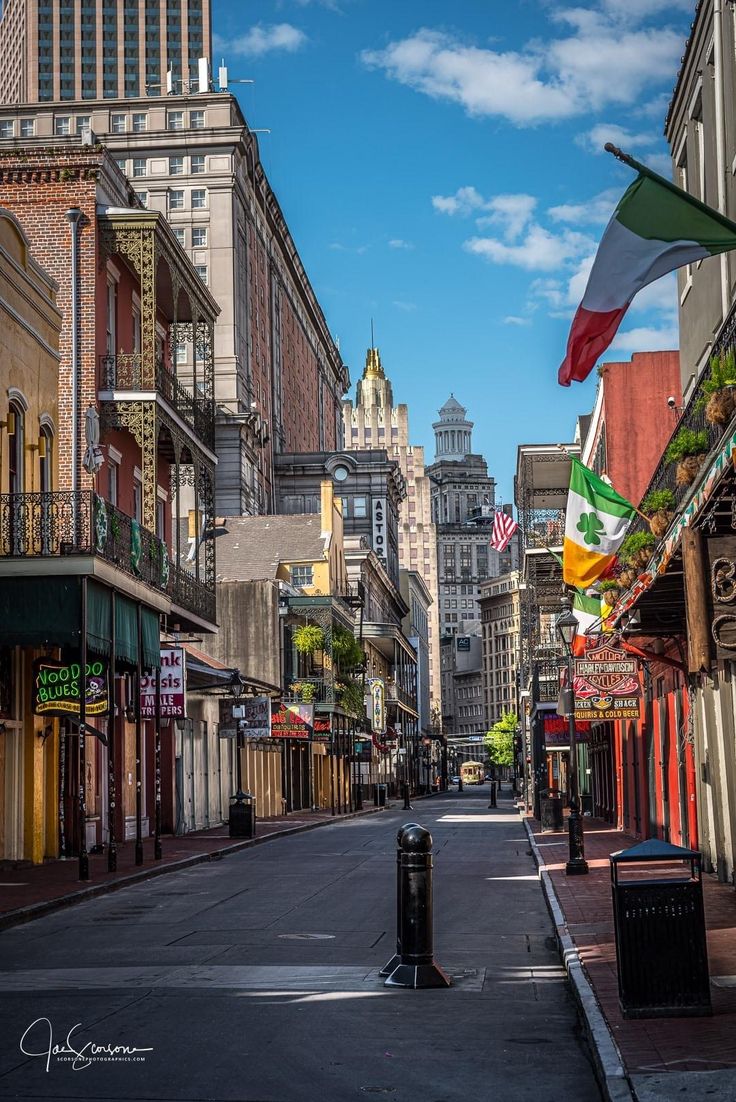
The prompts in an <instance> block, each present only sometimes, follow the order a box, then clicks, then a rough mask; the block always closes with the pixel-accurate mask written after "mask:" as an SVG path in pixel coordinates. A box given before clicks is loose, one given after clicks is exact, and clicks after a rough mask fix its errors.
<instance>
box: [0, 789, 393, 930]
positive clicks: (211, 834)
mask: <svg viewBox="0 0 736 1102" xmlns="http://www.w3.org/2000/svg"><path fill="white" fill-rule="evenodd" d="M375 810H377V809H375V808H374V807H372V806H366V807H365V809H364V810H363V811H358V812H353V813H352V815H351V814H348V815H334V816H333V815H332V814H331V813H330V812H329V811H294V812H292V813H291V814H290V815H284V816H279V817H277V818H273V819H259V820H258V823H257V828H256V837H255V839H253V840H251V839H237V838H231V837H230V836H229V834H228V827H227V824H226V823H225V824H223V825H221V826H218V827H215V828H213V829H212V830H201V831H196V832H193V833H191V834H183V835H181V836H178V837H177V836H174V835H171V834H168V835H163V836H162V839H161V849H162V854H163V855H162V858H161V860H160V861H156V860H155V859H154V856H153V838H144V839H143V864H142V865H136V863H135V843H134V842H122V843H120V844H119V845H118V850H117V871H116V872H108V871H107V853H106V852H105V853H104V854H91V855H90V858H89V869H90V879H89V880H88V881H82V880H80V879H79V863H78V860H77V858H76V857H70V858H68V859H67V860H57V861H47V862H46V863H45V864H43V865H29V864H24V863H15V864H14V865H11V864H10V863H9V862H3V863H2V864H0V929H2V928H3V927H7V926H11V925H15V924H16V923H18V922H23V921H26V920H27V919H29V918H34V917H36V916H37V915H39V914H42V913H44V912H45V911H47V910H54V909H56V908H57V907H59V906H65V905H67V904H70V903H74V902H77V901H78V900H80V899H83V898H85V897H87V896H91V895H94V894H97V893H99V892H104V891H111V890H114V889H115V888H116V887H119V886H123V885H125V884H126V883H128V884H130V883H135V882H136V881H137V880H142V879H145V878H146V877H149V876H155V875H159V874H160V873H161V872H162V871H172V870H173V869H174V868H175V867H177V866H179V867H182V865H183V864H193V863H196V862H197V861H203V860H207V859H208V858H209V859H212V858H215V859H216V858H217V857H221V856H222V855H223V854H224V853H227V852H228V851H230V852H234V851H236V850H238V849H243V848H245V847H246V846H251V845H257V844H259V842H262V841H264V840H265V839H266V838H270V837H272V836H273V835H275V834H283V833H284V832H287V831H288V832H296V831H299V830H309V829H310V828H312V827H316V826H320V825H322V824H324V823H329V822H336V821H337V820H340V819H345V818H352V817H353V815H368V814H371V813H373V812H374V811H375Z"/></svg>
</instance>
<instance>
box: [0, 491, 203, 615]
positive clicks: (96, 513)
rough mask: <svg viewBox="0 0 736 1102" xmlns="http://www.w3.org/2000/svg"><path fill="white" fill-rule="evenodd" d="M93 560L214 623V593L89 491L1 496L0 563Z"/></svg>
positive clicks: (145, 531)
mask: <svg viewBox="0 0 736 1102" xmlns="http://www.w3.org/2000/svg"><path fill="white" fill-rule="evenodd" d="M70 555H97V556H99V557H100V558H102V559H104V560H105V561H106V562H109V563H111V564H112V565H113V566H115V567H117V568H118V569H119V570H122V571H123V573H125V574H128V575H129V576H130V577H132V578H136V579H137V580H138V581H142V582H145V583H146V585H149V586H151V588H152V589H156V590H158V591H159V592H160V593H166V594H169V595H170V596H171V599H172V600H173V601H174V602H175V603H176V604H178V605H179V606H180V607H182V608H184V609H187V610H188V611H190V612H195V613H197V614H198V615H200V616H202V617H203V618H205V619H207V620H209V621H211V622H213V621H214V619H215V592H214V587H212V588H210V587H208V586H207V585H206V584H204V583H203V582H201V581H198V580H197V578H195V577H194V575H192V574H190V573H189V571H187V570H184V569H182V568H181V567H177V566H175V565H173V564H172V563H171V562H170V559H169V554H168V549H167V547H166V544H165V543H164V542H163V541H162V540H160V539H159V538H158V536H155V535H154V534H153V533H152V532H149V531H148V529H147V528H144V527H143V526H142V525H141V524H139V523H138V522H137V521H136V520H134V518H133V517H130V516H128V514H127V513H123V512H121V510H120V509H118V508H116V507H115V506H114V505H111V504H110V502H108V501H104V500H103V499H102V498H101V497H99V496H98V495H97V494H95V493H94V491H92V490H80V491H78V492H76V493H74V492H72V491H71V490H57V491H53V492H41V493H31V494H0V560H2V559H36V558H43V559H53V558H61V557H66V556H70Z"/></svg>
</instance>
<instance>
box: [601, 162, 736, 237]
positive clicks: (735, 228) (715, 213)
mask: <svg viewBox="0 0 736 1102" xmlns="http://www.w3.org/2000/svg"><path fill="white" fill-rule="evenodd" d="M603 148H604V149H605V151H606V153H611V154H612V155H613V156H614V157H615V158H616V160H617V161H621V162H623V164H625V165H628V166H629V168H633V169H634V170H635V171H636V172H639V173H641V175H642V176H648V177H649V179H650V180H655V181H656V183H658V184H661V185H662V187H666V188H667V189H668V190H669V191H672V192H674V194H675V195H677V196H678V197H679V198H680V199H685V200H686V201H687V202H688V203H690V204H691V206H693V207H697V208H698V210H702V212H703V214H707V215H708V216H709V217H710V218H715V219H716V221H718V222H720V223H721V225H722V226H724V227H725V228H726V229H727V230H730V231H731V232H732V233H736V222H732V221H731V219H730V218H726V216H725V214H721V212H720V211H719V210H716V209H715V208H714V207H709V206H708V204H707V203H703V202H701V200H700V199H696V197H695V196H694V195H691V194H690V192H689V191H684V190H683V189H682V188H681V187H678V186H677V184H673V183H672V181H671V180H668V179H667V177H666V176H660V175H659V173H658V172H655V171H654V170H653V169H651V168H647V166H646V165H643V164H642V163H641V161H637V160H636V158H635V157H632V156H631V155H630V154H629V153H624V151H623V150H622V149H619V147H618V146H617V145H614V144H613V142H606V144H605V145H604V146H603Z"/></svg>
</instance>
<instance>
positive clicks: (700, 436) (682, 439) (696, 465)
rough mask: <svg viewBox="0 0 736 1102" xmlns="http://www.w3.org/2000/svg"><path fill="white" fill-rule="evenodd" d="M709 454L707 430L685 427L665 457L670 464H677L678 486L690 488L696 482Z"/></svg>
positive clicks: (676, 476)
mask: <svg viewBox="0 0 736 1102" xmlns="http://www.w3.org/2000/svg"><path fill="white" fill-rule="evenodd" d="M707 452H708V433H707V432H706V430H705V429H688V428H685V427H684V426H683V428H681V429H680V431H679V432H678V433H677V434H676V435H675V437H674V438H673V440H672V441H671V443H670V445H669V447H668V448H667V451H666V452H665V453H664V457H665V459H666V461H667V462H668V463H676V464H677V471H676V474H675V480H676V482H677V485H678V486H689V485H690V484H691V483H692V482H694V481H695V479H696V477H697V474H698V471H699V470H700V468H701V467H702V465H703V462H704V460H705V457H706V454H707Z"/></svg>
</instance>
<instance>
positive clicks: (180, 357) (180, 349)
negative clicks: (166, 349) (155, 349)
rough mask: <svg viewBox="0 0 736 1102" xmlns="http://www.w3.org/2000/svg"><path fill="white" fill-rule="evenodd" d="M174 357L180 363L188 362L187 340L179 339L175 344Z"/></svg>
mask: <svg viewBox="0 0 736 1102" xmlns="http://www.w3.org/2000/svg"><path fill="white" fill-rule="evenodd" d="M174 359H175V362H176V363H178V364H185V363H186V362H187V346H186V342H185V341H178V342H177V344H176V345H175V346H174Z"/></svg>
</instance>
